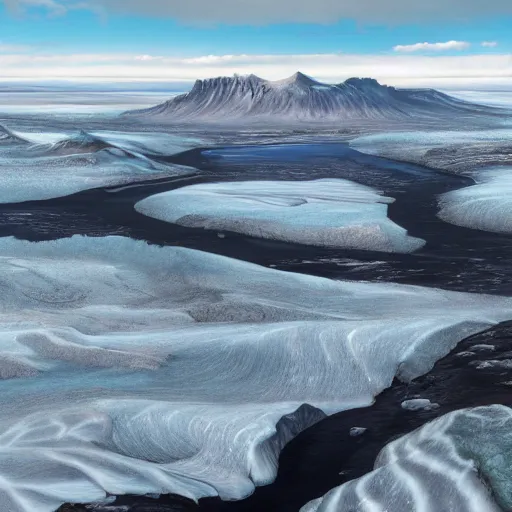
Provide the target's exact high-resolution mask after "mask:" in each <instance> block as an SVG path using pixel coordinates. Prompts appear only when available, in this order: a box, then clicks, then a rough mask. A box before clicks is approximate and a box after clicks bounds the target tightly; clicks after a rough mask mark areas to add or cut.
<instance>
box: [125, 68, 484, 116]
mask: <svg viewBox="0 0 512 512" xmlns="http://www.w3.org/2000/svg"><path fill="white" fill-rule="evenodd" d="M475 108H479V109H480V108H484V109H485V110H486V111H488V112H490V111H494V109H492V108H490V107H480V106H476V105H474V104H472V103H468V102H465V101H462V100H458V99H456V98H452V97H451V96H448V95H446V94H443V93H441V92H439V91H436V90H433V89H410V90H406V89H396V88H394V87H388V86H384V85H381V84H379V83H378V82H377V81H376V80H374V79H372V78H350V79H348V80H346V81H345V82H343V83H341V84H334V85H331V84H325V83H321V82H317V81H316V80H313V79H312V78H310V77H308V76H306V75H304V74H303V73H300V72H299V73H295V74H294V75H293V76H291V77H290V78H287V79H285V80H279V81H268V80H264V79H262V78H259V77H257V76H255V75H248V76H233V77H219V78H211V79H207V80H197V81H196V83H195V84H194V87H193V88H192V90H191V91H190V92H189V93H187V94H182V95H180V96H176V97H174V98H172V99H170V100H169V101H166V102H165V103H162V104H160V105H157V106H156V107H152V108H149V109H144V110H136V111H131V112H127V113H126V114H125V115H130V116H141V117H144V116H151V117H158V118H161V119H162V120H163V119H165V120H168V121H178V122H183V121H193V120H197V119H201V120H204V121H208V120H209V121H214V122H219V121H230V120H236V119H251V118H252V119H263V120H265V119H277V120H281V119H282V120H287V119H288V120H291V119H298V120H301V119H303V120H319V121H320V120H332V121H335V120H340V119H389V118H396V119H401V118H404V117H411V118H412V117H418V116H421V117H440V116H446V115H452V116H453V115H454V114H458V115H464V114H466V113H472V112H474V110H475Z"/></svg>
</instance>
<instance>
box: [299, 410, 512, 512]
mask: <svg viewBox="0 0 512 512" xmlns="http://www.w3.org/2000/svg"><path fill="white" fill-rule="evenodd" d="M511 429H512V410H511V409H509V408H508V407H505V406H501V405H493V406H487V407H478V408H474V409H466V410H460V411H456V412H453V413H450V414H447V415H445V416H443V417H441V418H439V419H436V420H434V421H433V422H431V423H429V424H427V425H425V426H423V427H421V428H420V429H418V430H416V431H414V432H412V433H410V434H408V435H406V436H404V437H402V438H400V439H398V440H396V441H393V442H392V443H390V444H388V445H387V446H386V447H385V448H384V449H383V450H382V451H381V452H380V454H379V456H378V457H377V460H376V462H375V468H374V471H372V472H371V473H368V474H367V475H365V476H363V477H361V478H358V479H356V480H352V481H350V482H347V483H346V484H344V485H342V486H340V487H338V488H336V489H333V490H332V491H330V492H328V493H327V494H326V495H325V496H323V497H322V498H319V499H317V500H314V501H312V502H310V503H308V504H307V505H305V506H304V507H303V508H302V509H301V512H345V511H348V510H350V511H354V512H377V511H384V510H392V511H393V512H410V511H411V510H421V511H423V512H439V511H450V512H483V511H485V512H499V511H500V510H510V508H511V507H512V484H511V482H512V473H511V468H512V436H511ZM488 486H489V487H490V490H489V488H488Z"/></svg>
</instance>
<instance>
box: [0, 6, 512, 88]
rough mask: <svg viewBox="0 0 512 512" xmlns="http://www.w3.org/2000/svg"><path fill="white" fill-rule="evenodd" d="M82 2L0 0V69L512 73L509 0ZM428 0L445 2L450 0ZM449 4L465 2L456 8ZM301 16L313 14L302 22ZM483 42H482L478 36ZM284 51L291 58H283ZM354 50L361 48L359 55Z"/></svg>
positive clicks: (395, 75) (70, 75)
mask: <svg viewBox="0 0 512 512" xmlns="http://www.w3.org/2000/svg"><path fill="white" fill-rule="evenodd" d="M92 1H93V3H84V2H75V1H74V0H5V2H3V3H2V1H1V0H0V5H1V7H0V64H3V66H2V67H3V69H4V79H12V80H15V79H19V80H44V79H47V80H55V79H71V80H78V81H83V80H93V79H96V80H99V81H101V80H104V81H106V80H114V79H116V78H119V79H121V80H124V81H128V80H134V81H136V80H147V81H160V80H162V81H169V82H179V83H186V82H188V81H191V80H193V78H194V77H195V75H194V73H196V75H197V77H198V78H202V77H204V76H205V75H206V74H207V73H215V72H216V71H218V73H217V74H231V73H233V72H242V73H243V72H247V71H251V70H252V69H251V64H253V67H254V69H255V71H257V72H259V73H260V74H261V72H263V74H265V71H267V76H268V78H271V79H274V78H280V77H282V76H277V74H278V73H279V71H280V70H282V75H286V73H287V72H288V71H290V70H292V69H294V68H293V67H290V66H292V65H295V64H296V65H298V66H302V68H303V69H301V70H302V71H304V72H309V74H312V75H314V76H318V75H320V76H318V78H320V79H325V80H330V81H332V80H334V81H336V80H338V79H339V80H342V79H345V78H347V76H346V75H347V73H348V74H349V75H351V72H352V71H354V72H356V71H357V72H359V73H363V72H365V74H367V75H368V76H377V78H379V79H381V80H385V81H388V82H390V83H397V84H399V85H400V84H401V83H404V84H405V83H407V82H410V83H414V84H416V83H417V84H418V85H423V83H424V84H425V85H428V84H429V83H430V82H432V83H433V84H434V85H435V82H436V80H437V81H445V82H446V83H447V84H448V85H449V82H450V79H452V80H451V83H453V84H454V85H455V86H456V85H457V81H459V82H460V85H464V84H466V83H467V84H468V85H469V84H470V82H473V83H480V84H481V85H485V83H488V84H491V85H495V86H499V85H500V84H501V85H503V84H505V83H508V81H509V80H510V79H511V77H512V57H511V53H512V35H511V32H512V31H511V30H510V27H512V6H511V8H508V7H507V3H508V0H507V2H504V3H502V2H501V1H500V0H487V3H488V4H489V5H490V6H491V7H492V5H493V3H494V4H496V7H495V9H494V11H493V10H492V9H488V10H483V11H481V10H478V8H476V11H475V12H474V13H473V11H472V10H471V8H469V7H468V5H469V4H471V0H466V2H465V3H464V5H465V8H464V10H463V11H460V8H459V10H458V11H457V9H456V7H457V5H454V6H453V9H452V10H453V12H451V11H450V9H447V10H446V11H447V15H446V16H430V13H429V12H418V13H415V12H414V8H412V10H410V12H409V11H407V12H405V13H404V15H403V19H402V17H400V18H398V17H397V19H394V18H393V17H392V16H391V14H390V15H387V14H386V13H385V12H384V11H383V12H382V13H380V14H379V12H378V9H377V8H376V9H375V13H376V14H375V16H370V15H368V16H367V15H366V14H365V11H364V9H362V8H361V10H360V11H358V10H357V9H356V10H354V8H353V7H350V8H349V7H347V9H348V10H349V12H347V14H346V15H344V11H343V6H342V7H341V8H340V7H338V5H337V4H343V1H344V0H316V2H314V1H312V0H311V1H310V2H309V3H310V4H313V5H316V6H317V10H318V9H322V5H325V6H326V7H325V10H326V16H325V19H323V18H322V13H320V14H318V13H316V12H313V11H311V12H308V11H307V7H306V11H304V12H302V11H300V9H296V10H297V11H300V12H299V13H298V14H297V13H295V12H294V6H297V4H296V3H295V4H294V3H292V2H290V3H289V6H288V10H289V12H290V14H289V15H288V14H287V10H286V7H287V6H286V5H285V4H286V2H287V0H274V2H271V0H268V12H266V11H265V9H266V5H267V2H266V0H264V1H262V0H259V1H256V0H238V3H236V0H222V1H221V2H220V8H219V9H218V10H219V11H220V12H219V13H218V12H217V11H214V14H210V18H213V17H216V18H218V19H210V18H209V17H208V16H209V15H208V12H204V15H203V16H202V17H201V16H199V17H198V18H197V19H196V18H195V17H194V16H195V15H194V9H192V7H194V8H195V9H196V12H201V5H200V4H201V2H202V1H203V0H187V2H188V3H189V4H194V3H195V4H197V5H195V6H193V5H192V6H191V9H190V11H186V10H184V9H183V4H184V1H182V0H125V1H124V2H121V0H92ZM178 1H179V2H181V7H179V6H178V4H177V3H176V2H178ZM204 1H206V0H204ZM333 1H334V2H335V3H336V2H337V4H336V6H335V7H333V5H334V4H333ZM475 1H476V0H475ZM98 2H99V3H98ZM187 2H185V3H187ZM230 2H231V4H230ZM233 2H235V4H233ZM372 2H373V3H375V2H378V0H359V2H358V3H360V4H367V7H368V12H372V10H371V7H372V5H371V4H372ZM393 2H395V4H396V5H397V6H402V5H403V4H402V0H389V1H388V2H386V4H387V5H388V7H389V9H388V10H390V11H393ZM431 2H433V3H434V4H435V3H436V2H441V3H440V5H445V6H449V4H450V3H453V4H458V2H459V0H445V1H444V2H442V0H431ZM478 2H479V3H480V4H482V1H481V0H478ZM510 3H511V4H512V2H510ZM299 4H300V2H299ZM205 5H206V4H205ZM209 5H211V1H210V2H209ZM275 5H278V8H277V9H274V6H275ZM301 5H302V4H301ZM304 5H305V4H304ZM304 5H302V7H304ZM375 5H378V3H375ZM380 5H382V3H381V4H380ZM127 6H128V8H126V7H127ZM146 6H149V7H148V8H147V9H146ZM173 6H175V7H176V8H175V9H174V10H173ZM236 6H238V10H239V11H240V13H239V16H238V13H237V12H236V9H237V7H236ZM255 6H256V7H255ZM257 6H261V9H260V8H258V7H257ZM299 7H300V6H299ZM363 7H364V6H363ZM459 7H460V6H459ZM223 8H224V9H225V13H224V14H222V9H223ZM251 8H258V11H253V12H255V13H257V14H256V15H255V14H253V15H252V16H253V18H255V19H254V21H251V19H252V18H251V14H250V13H249V14H247V15H246V14H244V13H245V12H247V10H248V9H249V10H250V9H251ZM280 9H281V10H280ZM329 9H330V10H329ZM333 9H341V10H340V12H339V14H338V15H337V18H333V16H334V14H332V13H331V11H332V10H333ZM205 10H207V7H205V8H204V9H203V11H205ZM303 10H304V9H303ZM402 10H403V9H402ZM146 11H148V12H146ZM276 11H277V12H276ZM212 12H213V11H212ZM337 12H338V11H337V10H336V13H337ZM450 12H451V14H450ZM458 12H464V13H465V14H464V17H462V18H460V16H459V14H458ZM468 13H469V14H468ZM348 15H351V17H349V16H348ZM223 16H224V18H223ZM287 16H289V18H290V19H289V20H287V19H286V18H287ZM311 18H312V19H313V21H315V22H314V23H305V22H304V21H303V19H311ZM366 18H368V19H366ZM483 42H487V43H488V44H486V46H482V43H483ZM423 43H428V44H427V45H425V44H423ZM286 56H292V57H293V58H292V59H290V60H289V61H288V62H287V61H286V59H285V57H286ZM308 56H309V57H308ZM319 56H320V57H319ZM357 56H361V64H360V65H359V64H358V62H357ZM73 57H76V58H74V59H73ZM264 57H266V58H267V61H266V63H265V62H264V59H263V58H264ZM194 59H195V60H196V61H194ZM201 59H203V60H202V61H201ZM251 59H252V62H251ZM482 59H485V62H484V61H483V60H482ZM190 60H192V61H194V62H187V61H190ZM436 67H437V68H438V72H437V73H436ZM80 68H82V69H80ZM342 68H345V69H342ZM399 68H401V69H399ZM422 68H424V72H423V73H422ZM408 69H409V70H410V73H408V72H407V71H408ZM173 70H174V71H173ZM386 70H389V72H387V71H386ZM171 71H172V72H171ZM269 75H270V76H269Z"/></svg>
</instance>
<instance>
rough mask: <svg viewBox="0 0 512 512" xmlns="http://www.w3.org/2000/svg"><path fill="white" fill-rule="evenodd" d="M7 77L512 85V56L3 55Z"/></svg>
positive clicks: (0, 61) (1, 65)
mask: <svg viewBox="0 0 512 512" xmlns="http://www.w3.org/2000/svg"><path fill="white" fill-rule="evenodd" d="M0 68H1V69H2V76H1V77H0V80H3V81H9V80H10V81H25V80H29V81H41V80H75V81H79V82H84V81H96V82H101V81H107V82H117V81H163V82H168V83H172V82H179V83H188V84H190V83H191V82H193V81H194V80H195V79H197V78H208V77H213V76H219V75H228V76H230V75H233V74H234V73H239V74H249V73H255V74H257V75H260V76H261V77H263V78H268V79H271V80H275V79H280V78H284V77H286V76H289V75H292V74H293V73H294V72H296V71H297V70H300V71H303V72H305V73H307V74H309V75H311V76H313V77H315V78H317V79H319V80H321V81H326V82H331V83H337V82H341V81H343V80H345V79H347V78H350V77H352V76H358V77H368V76H371V77H374V78H377V79H378V80H380V81H381V82H383V83H387V84H389V85H398V86H432V87H446V86H467V85H471V84H477V85H478V84H484V85H485V84H494V85H499V84H511V83H512V55H506V54H494V53H493V54H485V55H458V56H456V55H455V56H454V55H451V56H446V55H416V54H393V55H360V54H309V55H205V56H199V57H194V58H176V57H168V56H165V55H129V54H71V55H42V54H29V53H26V54H19V53H4V54H0Z"/></svg>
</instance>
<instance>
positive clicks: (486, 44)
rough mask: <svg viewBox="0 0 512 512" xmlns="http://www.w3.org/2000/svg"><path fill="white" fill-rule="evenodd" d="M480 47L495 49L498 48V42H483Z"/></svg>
mask: <svg viewBox="0 0 512 512" xmlns="http://www.w3.org/2000/svg"><path fill="white" fill-rule="evenodd" d="M482 46H483V47H484V48H496V46H498V42H497V41H483V42H482Z"/></svg>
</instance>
